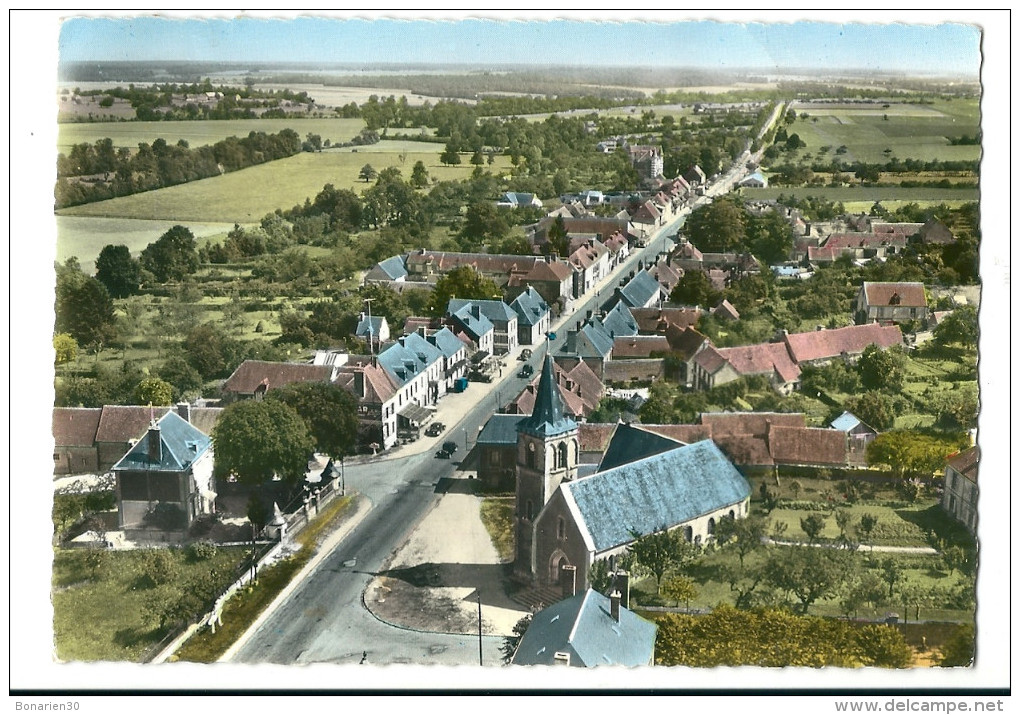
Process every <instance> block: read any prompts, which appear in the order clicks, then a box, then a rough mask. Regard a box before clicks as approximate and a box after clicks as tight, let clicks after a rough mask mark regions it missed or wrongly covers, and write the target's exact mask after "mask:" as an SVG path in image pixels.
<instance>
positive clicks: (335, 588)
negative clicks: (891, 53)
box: [230, 152, 750, 687]
mask: <svg viewBox="0 0 1020 715" xmlns="http://www.w3.org/2000/svg"><path fill="white" fill-rule="evenodd" d="M749 156H750V155H749V154H748V153H747V152H745V153H744V154H743V155H742V156H741V157H740V158H739V159H738V160H737V162H736V163H735V164H734V165H733V166H731V167H730V169H729V170H728V171H727V172H726V173H725V174H724V175H722V176H720V177H719V178H718V179H717V180H716V183H715V184H713V186H711V187H710V188H709V189H708V190H707V191H706V196H703V197H699V198H698V199H697V200H696V201H695V202H694V203H693V204H692V206H691V207H687V208H684V209H683V210H682V211H680V212H679V214H678V216H677V217H676V218H675V219H674V220H673V221H671V222H670V223H669V224H667V225H664V226H662V227H660V228H659V229H658V231H656V232H655V233H654V234H652V236H651V237H650V239H649V241H648V242H647V245H646V246H645V247H644V248H643V249H640V250H637V251H635V252H634V253H633V254H632V255H631V256H630V257H629V258H628V259H627V260H626V261H625V262H624V263H623V264H622V265H621V266H620V267H618V268H617V270H616V271H614V272H613V274H612V275H611V276H609V277H607V278H606V279H605V280H603V281H602V283H601V284H600V285H599V286H597V289H596V290H594V291H592V292H591V293H590V294H589V295H588V297H587V298H586V299H584V300H583V302H578V303H577V304H576V305H575V307H574V309H573V311H572V312H571V313H569V314H567V315H564V316H561V317H560V318H559V319H558V320H557V322H556V323H555V324H554V326H553V333H554V334H555V338H552V339H550V340H549V341H547V347H546V346H541V347H540V348H538V349H536V350H535V351H534V354H533V355H532V357H531V358H530V360H529V362H530V363H531V364H532V365H533V366H534V367H538V366H539V365H540V362H541V360H542V359H544V356H545V354H546V350H547V349H548V351H550V352H551V353H552V354H555V353H557V352H558V351H559V349H560V347H561V346H562V345H563V343H564V342H565V341H566V337H567V329H568V328H570V327H573V326H574V325H575V324H576V323H577V321H578V320H579V319H582V318H583V316H585V315H587V311H589V310H591V311H593V312H597V311H598V309H599V308H600V307H601V306H603V305H605V304H606V303H608V302H609V300H610V299H611V297H612V295H613V292H614V289H615V288H616V287H617V286H618V285H619V283H620V281H621V279H622V278H624V277H626V276H628V275H629V274H630V272H631V271H632V270H637V266H638V264H639V262H643V263H644V264H645V265H648V264H650V263H651V262H653V261H654V260H655V258H656V256H657V255H658V254H660V253H662V252H665V251H667V250H668V248H669V237H671V236H672V235H673V234H675V233H676V232H677V231H678V230H679V229H680V227H682V226H683V223H684V221H685V220H686V218H687V216H688V215H689V214H690V212H691V210H692V209H693V208H694V207H697V206H699V205H702V204H704V203H706V202H708V201H710V200H711V199H710V198H709V196H712V195H718V194H719V193H724V192H725V191H727V190H729V189H730V188H731V187H732V186H733V184H734V183H735V182H736V181H738V180H739V178H740V177H742V176H743V174H744V173H746V169H745V168H744V164H745V162H746V161H747V160H748V158H749ZM603 294H604V297H603ZM516 369H517V366H516V365H512V364H511V365H508V366H507V369H505V372H506V373H507V374H506V375H505V376H504V377H503V378H502V379H500V380H497V381H494V382H493V383H491V384H486V383H471V387H469V390H471V391H477V392H478V396H479V397H478V399H477V401H476V402H475V403H474V406H473V407H472V408H471V409H470V411H469V412H468V413H467V414H465V415H464V416H463V417H462V418H461V419H460V420H459V421H458V422H456V423H455V424H450V425H449V429H448V430H447V432H446V435H447V437H446V438H448V439H454V440H457V441H458V442H460V444H461V446H462V448H463V450H464V451H463V454H464V455H466V454H467V453H468V448H469V447H470V446H471V445H470V442H471V441H472V440H473V438H474V437H475V436H476V435H477V434H478V431H479V429H480V428H481V427H482V426H483V425H484V424H485V422H486V420H488V418H489V416H490V415H492V414H493V413H494V412H496V411H497V410H498V409H499V407H500V406H501V403H502V402H505V401H507V400H509V399H510V398H511V397H513V396H515V395H516V394H517V393H518V392H520V390H521V389H523V387H524V385H525V384H527V382H528V380H526V379H524V378H518V377H517V376H516ZM451 422H452V420H451ZM461 438H462V439H461ZM456 467H457V463H456V460H441V459H436V458H434V456H433V454H432V451H431V450H429V451H426V452H424V453H421V454H415V455H411V456H407V457H397V458H390V459H377V460H371V461H367V462H364V463H359V464H352V465H347V467H346V483H347V485H348V487H349V488H351V489H353V490H356V491H357V492H359V493H360V494H361V495H362V498H364V499H367V500H369V502H370V503H371V510H370V511H369V512H368V514H367V515H366V516H365V517H364V519H363V520H362V521H361V522H360V523H359V524H358V525H357V526H356V527H355V528H354V529H353V530H352V531H351V533H350V534H348V535H347V536H346V537H345V538H344V539H342V540H341V541H340V543H338V544H337V545H336V546H335V547H334V548H333V550H332V551H330V552H329V553H328V554H326V555H325V556H324V558H322V559H321V560H320V561H319V562H318V564H317V565H316V566H315V567H314V568H313V569H312V570H311V571H310V572H309V573H308V574H307V576H306V577H305V578H304V579H303V580H302V581H301V582H300V583H299V584H297V585H296V587H295V588H294V589H293V591H292V592H290V593H289V595H288V596H287V598H286V599H284V600H283V602H282V603H280V605H279V606H278V607H277V608H276V609H275V610H274V611H273V612H272V613H271V614H269V616H268V617H267V618H266V619H265V620H264V621H263V622H262V624H261V625H260V626H259V628H258V629H257V630H256V631H255V632H254V633H252V634H250V635H249V637H248V638H247V640H246V641H245V642H244V643H243V644H242V645H241V646H240V647H239V648H238V649H237V650H236V652H235V653H234V654H233V656H232V657H231V659H230V660H232V661H233V662H239V663H280V664H291V663H321V662H329V663H360V662H362V660H363V659H364V660H365V662H368V663H373V664H378V665H381V664H389V663H413V664H441V665H457V664H476V663H478V660H479V640H478V637H477V636H463V635H447V634H439V633H425V632H418V631H411V630H407V629H403V628H398V627H396V626H391V625H389V624H387V623H384V622H382V621H380V620H378V619H377V618H376V617H375V616H374V615H372V614H371V613H370V612H369V611H368V609H366V608H365V607H364V604H363V602H362V594H363V593H364V591H365V589H366V588H367V587H368V585H369V583H370V581H371V580H372V579H373V578H374V577H375V574H376V573H378V572H379V571H380V570H381V569H383V568H385V566H386V562H387V560H388V559H389V557H390V556H391V555H392V554H393V553H394V552H395V550H396V549H397V548H398V547H399V546H400V545H401V544H403V543H404V542H405V541H406V540H407V538H408V536H409V535H410V534H411V532H412V531H413V529H414V527H415V525H416V524H418V522H419V521H420V520H421V519H422V517H423V516H424V515H425V514H426V513H427V512H428V511H429V510H430V509H431V508H433V507H434V506H435V505H436V503H437V502H438V500H439V499H440V498H441V497H442V494H443V491H444V489H445V488H446V487H447V486H448V484H449V481H448V478H449V477H451V475H452V474H453V471H454V469H456ZM456 528H457V526H456V524H451V525H450V534H451V538H456ZM501 644H502V639H501V638H498V637H491V636H487V637H483V638H482V644H481V650H482V662H483V663H484V664H485V665H498V664H499V663H500V662H501V660H500V652H499V647H500V645H501ZM351 685H356V683H355V684H351ZM331 686H336V684H331ZM340 687H343V684H341V685H340Z"/></svg>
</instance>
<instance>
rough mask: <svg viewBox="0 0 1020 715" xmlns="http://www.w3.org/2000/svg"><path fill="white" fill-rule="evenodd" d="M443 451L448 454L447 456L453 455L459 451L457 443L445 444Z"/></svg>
mask: <svg viewBox="0 0 1020 715" xmlns="http://www.w3.org/2000/svg"><path fill="white" fill-rule="evenodd" d="M443 451H444V452H446V453H447V454H453V453H454V452H456V451H457V443H456V442H443Z"/></svg>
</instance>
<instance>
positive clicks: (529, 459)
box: [524, 442, 535, 469]
mask: <svg viewBox="0 0 1020 715" xmlns="http://www.w3.org/2000/svg"><path fill="white" fill-rule="evenodd" d="M525 455H526V456H525V458H524V462H525V464H527V465H528V468H529V469H534V468H535V443H534V442H528V447H527V450H526V452H525Z"/></svg>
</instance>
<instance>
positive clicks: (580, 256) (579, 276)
mask: <svg viewBox="0 0 1020 715" xmlns="http://www.w3.org/2000/svg"><path fill="white" fill-rule="evenodd" d="M567 263H568V264H569V265H570V267H571V268H572V269H573V271H574V293H573V295H574V298H580V297H581V296H582V295H585V294H586V293H588V292H590V291H591V289H592V288H594V287H595V285H596V284H597V283H598V282H599V281H601V280H602V279H603V278H605V277H606V276H607V275H609V251H608V250H607V249H606V247H605V246H603V245H602V243H601V242H600V241H597V240H595V239H587V240H585V241H584V242H583V243H581V244H580V245H579V246H578V247H577V249H576V250H574V251H573V252H571V254H570V256H569V257H568V258H567Z"/></svg>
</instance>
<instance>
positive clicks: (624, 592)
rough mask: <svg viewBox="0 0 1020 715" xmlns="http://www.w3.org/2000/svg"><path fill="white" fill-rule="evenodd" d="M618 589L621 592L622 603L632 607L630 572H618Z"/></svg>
mask: <svg viewBox="0 0 1020 715" xmlns="http://www.w3.org/2000/svg"><path fill="white" fill-rule="evenodd" d="M616 590H617V591H619V592H620V604H621V605H622V606H623V607H624V608H630V574H629V573H628V572H626V571H617V572H616Z"/></svg>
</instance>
